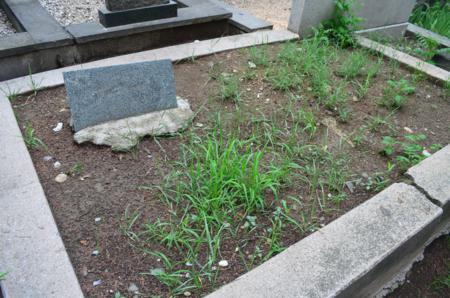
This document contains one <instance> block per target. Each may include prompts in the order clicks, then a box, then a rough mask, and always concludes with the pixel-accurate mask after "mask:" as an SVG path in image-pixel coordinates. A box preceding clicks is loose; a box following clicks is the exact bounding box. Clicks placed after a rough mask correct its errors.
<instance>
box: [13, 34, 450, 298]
mask: <svg viewBox="0 0 450 298" xmlns="http://www.w3.org/2000/svg"><path fill="white" fill-rule="evenodd" d="M299 53H302V54H301V55H299ZM311 61H313V62H314V63H312V64H311V63H310V62H311ZM124 67H126V66H124ZM129 67H131V66H129ZM142 67H145V65H142ZM173 67H174V77H175V82H176V94H177V95H178V96H180V97H181V98H183V99H185V100H186V101H188V102H189V105H190V107H191V109H192V111H193V112H194V114H195V118H194V119H193V120H192V125H189V126H188V127H187V129H186V130H183V131H179V132H178V133H176V134H175V135H171V136H151V137H144V138H143V139H142V140H140V142H139V143H138V144H137V145H136V146H134V147H133V148H132V149H130V150H128V151H122V152H113V151H111V149H110V148H108V147H105V146H97V145H94V144H91V143H90V142H88V143H86V144H82V145H79V144H77V143H76V142H74V141H73V138H74V133H73V131H72V128H71V127H70V126H69V125H68V119H69V118H70V117H71V114H72V117H73V120H74V121H73V124H74V129H75V134H76V133H79V132H81V131H83V130H84V129H87V128H86V127H92V125H94V127H95V126H97V125H100V126H101V125H103V124H104V122H103V121H105V118H102V117H103V116H105V111H107V110H105V109H104V108H101V109H98V108H95V107H92V108H89V103H86V104H83V103H82V102H85V101H86V100H88V95H89V93H91V91H89V90H90V89H91V86H92V85H94V86H95V85H96V86H97V88H95V90H94V91H93V92H92V94H94V95H95V98H101V99H102V100H104V99H105V98H106V96H103V95H102V94H105V90H109V92H106V95H108V94H109V95H108V96H109V97H108V98H109V99H113V98H114V97H115V96H117V97H123V96H122V95H121V94H122V93H123V92H125V93H128V92H129V93H132V92H134V91H133V90H134V89H133V88H134V87H135V85H133V84H132V85H131V86H129V87H128V88H127V90H125V88H121V86H120V85H121V84H122V83H120V82H119V83H114V82H118V81H115V79H116V78H114V77H115V76H116V75H119V72H115V71H113V72H111V73H110V75H111V76H112V77H111V80H108V81H110V82H105V83H104V84H103V85H102V84H101V83H99V82H100V80H102V79H105V78H107V77H105V78H100V76H97V75H95V73H96V70H93V72H80V73H78V74H77V75H76V76H77V80H74V77H75V75H74V74H72V75H71V74H66V86H65V87H59V88H55V89H49V90H44V91H40V92H38V93H37V95H36V96H35V97H34V96H33V95H29V96H20V97H19V98H16V99H15V100H14V101H13V102H12V105H13V107H14V109H15V113H16V115H17V119H18V121H19V125H20V127H21V129H22V133H23V135H24V140H25V143H26V144H28V148H29V152H30V154H31V157H32V159H33V162H34V165H35V168H36V170H37V172H38V174H39V178H40V181H41V183H42V185H43V187H44V189H45V193H46V195H47V199H48V201H49V204H50V206H51V208H52V211H53V214H54V217H55V220H56V222H57V225H58V228H59V231H60V233H61V235H62V238H63V240H64V244H65V247H66V249H67V252H68V254H69V256H70V259H71V261H72V263H73V265H74V269H75V271H76V273H77V277H78V279H79V282H80V284H81V287H82V290H83V291H84V294H85V295H86V296H110V295H112V294H115V293H119V292H120V293H121V294H122V295H125V296H127V295H134V294H136V293H138V292H139V293H141V294H143V295H147V296H151V295H156V296H158V295H159V296H169V295H183V294H184V295H185V296H189V295H192V296H197V295H198V296H200V295H204V294H207V293H211V292H213V291H214V290H215V289H217V288H219V287H220V286H222V285H224V284H227V283H229V282H231V281H233V280H235V279H236V278H237V277H239V276H241V275H242V274H244V273H246V272H247V271H249V270H251V269H253V268H255V267H256V266H258V265H259V264H262V263H264V262H265V261H267V260H269V259H271V258H272V257H274V256H276V255H277V254H279V253H281V252H282V251H284V250H285V249H286V248H288V247H289V246H291V245H293V244H294V243H296V242H298V241H299V240H301V239H303V238H304V237H306V236H308V235H310V234H312V233H313V232H315V231H317V230H318V229H320V228H321V227H323V226H324V225H327V224H329V223H330V222H331V221H333V220H335V219H337V218H339V217H340V216H341V215H344V214H345V213H347V212H348V211H349V210H351V209H353V208H355V207H356V206H358V205H360V204H361V203H363V202H365V201H366V200H368V199H369V198H371V197H373V196H374V195H375V194H376V193H378V192H380V191H381V190H383V189H385V188H386V187H388V186H389V185H391V184H392V183H394V182H402V181H407V177H406V176H405V175H404V173H405V171H406V170H407V169H408V168H409V167H411V166H412V165H414V164H416V163H418V162H419V161H421V160H424V159H426V158H427V156H429V155H430V154H432V153H434V152H436V151H437V150H438V149H439V148H441V146H445V145H447V144H449V142H450V132H449V130H448V115H449V113H450V105H449V101H448V99H449V97H448V96H449V93H448V89H445V88H444V87H442V86H441V85H440V84H437V83H435V82H433V81H432V80H427V79H426V78H424V77H423V76H422V75H418V74H416V73H415V72H413V71H411V70H409V69H407V68H405V67H402V66H400V65H399V64H396V63H390V61H388V60H384V59H379V58H378V57H376V56H375V55H372V54H371V53H370V52H368V51H365V50H363V49H354V50H348V49H338V48H335V47H334V46H331V45H328V44H326V43H322V42H321V41H320V40H316V39H310V40H303V41H301V42H295V43H294V42H292V43H283V44H276V45H264V46H259V47H253V48H249V49H246V50H235V51H229V52H223V53H219V54H216V55H214V56H209V57H204V58H198V59H193V60H186V61H184V62H180V63H176V64H175V65H174V66H173ZM131 68H132V69H133V71H135V74H132V72H131V71H130V70H126V71H127V72H128V73H130V75H129V76H128V78H126V81H127V82H128V83H127V84H129V83H130V82H132V83H134V82H136V80H139V82H151V80H152V78H147V77H145V78H144V77H142V76H141V77H139V78H137V77H138V76H139V75H138V73H139V72H140V71H141V70H139V68H137V67H135V66H134V67H131ZM163 68H164V67H159V69H161V75H160V81H159V83H158V84H163V82H164V84H166V83H167V84H168V83H169V80H167V78H166V76H164V75H163V73H165V71H163ZM103 71H105V70H103ZM106 71H108V69H106ZM88 77H91V78H93V77H95V78H93V79H92V80H86V81H87V82H86V83H81V81H82V80H83V79H87V78H88ZM119 77H120V80H122V77H123V76H122V75H119ZM90 84H92V85H91V86H90ZM158 84H156V85H155V84H143V85H144V86H141V85H139V88H144V89H145V88H146V87H145V86H154V88H157V85H158ZM70 85H72V87H70ZM76 85H79V86H78V87H81V86H85V88H84V90H79V91H78V92H80V93H79V94H78V95H77V96H79V97H81V98H82V101H80V102H79V103H80V106H79V107H78V108H81V109H83V108H84V109H85V110H86V114H85V115H82V116H81V117H80V115H78V114H76V110H77V107H76V106H74V104H73V102H72V100H73V98H74V97H73V94H71V93H72V91H71V88H73V87H74V86H76ZM105 88H106V89H105ZM66 89H67V90H68V92H66ZM168 89H169V90H170V88H168ZM85 92H86V93H85ZM136 92H137V93H136V94H138V93H139V92H140V91H136ZM165 92H168V93H167V94H166V95H165V96H164V98H165V99H167V100H169V99H170V100H171V101H167V102H165V103H166V104H168V105H164V106H160V105H157V107H158V108H157V109H159V108H161V109H164V110H165V111H168V110H166V109H167V108H169V107H173V106H172V105H171V104H173V103H174V94H175V93H174V92H169V91H167V90H166V91H165ZM83 94H86V95H83ZM152 96H153V95H152ZM66 97H69V101H70V105H69V103H68V102H67V101H66ZM140 98H141V97H140V96H139V95H136V96H133V97H132V98H131V99H128V100H130V103H131V101H133V102H134V103H135V105H136V106H141V105H140V104H141V103H139V100H140ZM91 103H92V104H94V102H91ZM95 104H99V106H98V107H100V106H102V107H104V106H105V105H108V106H109V105H110V104H109V103H108V101H102V102H98V103H97V102H96V103H95ZM179 107H180V105H179ZM147 108H149V106H147V105H145V104H144V105H142V109H141V110H142V112H143V113H145V112H149V111H151V109H154V108H155V106H152V107H150V108H151V109H150V110H147ZM71 109H72V110H71ZM100 110H102V112H100ZM417 111H420V113H418V112H417ZM128 112H129V111H128V109H127V108H125V106H124V108H123V109H122V110H120V111H117V110H114V109H111V110H110V111H109V109H108V114H107V116H108V117H111V116H112V115H114V119H116V120H115V121H120V120H117V119H119V118H122V117H130V116H131V115H133V114H134V113H135V111H133V113H131V114H130V113H128ZM154 113H159V112H154ZM83 116H84V117H86V118H83ZM91 116H93V118H94V119H100V121H99V122H97V120H94V121H91V120H90V119H92V118H90V117H91ZM116 116H117V117H116ZM80 121H81V122H80ZM60 122H63V123H64V125H63V127H62V129H61V130H59V131H56V132H55V131H54V130H53V128H55V127H56V126H57V124H58V123H60ZM83 123H84V124H83ZM107 123H108V122H107ZM44 144H45V145H44ZM61 173H62V174H64V175H65V176H66V179H63V180H60V179H58V180H57V181H55V178H56V177H57V176H58V175H60V174H61ZM396 185H397V186H396V187H397V188H402V187H403V188H405V187H406V186H405V185H404V184H396ZM401 185H403V186H401ZM407 188H408V189H414V188H412V187H410V186H407ZM414 193H415V194H417V195H420V196H422V195H421V194H420V193H419V192H418V191H417V190H414ZM382 197H383V195H381V196H380V200H381V201H383V200H382V199H381V198H382ZM409 201H411V203H414V202H416V201H415V200H410V199H409ZM416 203H417V202H416ZM414 204H415V203H414ZM398 210H399V212H400V213H402V214H403V213H404V212H403V211H401V210H403V209H401V208H400V209H398ZM383 212H385V211H383ZM385 213H386V212H385ZM404 215H405V217H404V218H408V216H406V214H404ZM402 216H403V215H402ZM402 218H403V217H402ZM406 226H409V225H406ZM319 234H320V233H319ZM316 237H317V236H316ZM319 237H320V236H319Z"/></svg>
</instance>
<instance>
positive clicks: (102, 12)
mask: <svg viewBox="0 0 450 298" xmlns="http://www.w3.org/2000/svg"><path fill="white" fill-rule="evenodd" d="M177 9H178V5H177V3H176V2H175V1H169V2H168V3H165V4H159V5H153V6H145V7H139V8H132V9H127V10H118V11H110V10H109V9H107V8H106V7H102V8H100V9H99V10H98V16H99V21H100V23H101V24H102V25H103V26H105V27H107V28H108V27H116V26H123V25H128V24H134V23H142V22H148V21H153V20H159V19H167V18H174V17H176V16H177Z"/></svg>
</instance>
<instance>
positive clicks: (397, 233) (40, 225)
mask: <svg viewBox="0 0 450 298" xmlns="http://www.w3.org/2000/svg"><path fill="white" fill-rule="evenodd" d="M297 38H298V36H297V35H296V34H293V33H291V32H288V31H283V30H280V31H267V32H254V33H249V34H243V35H239V36H229V37H224V38H218V39H213V40H205V41H201V42H197V43H190V44H184V45H179V46H173V47H168V48H162V49H157V50H151V51H145V52H141V53H135V54H130V55H125V56H120V57H115V58H109V59H104V60H100V61H95V62H91V63H86V64H81V65H76V66H72V67H67V68H64V69H57V70H52V71H48V72H44V73H40V74H35V75H33V76H32V78H33V80H34V81H35V82H39V83H40V88H41V89H45V88H50V87H55V86H60V85H62V84H63V77H62V73H63V72H64V71H69V70H76V69H84V68H92V67H98V66H106V65H116V64H124V63H132V62H140V61H151V60H155V59H164V58H166V59H171V60H172V61H177V60H182V59H188V58H190V57H193V56H204V55H209V54H213V53H218V52H222V51H227V50H233V49H237V48H242V47H249V46H253V45H259V44H264V43H275V42H282V41H288V40H293V39H297ZM29 82H30V78H29V77H23V78H18V79H14V80H10V81H7V82H2V83H0V88H7V87H9V88H10V89H11V90H20V92H21V93H26V92H29V91H31V88H30V85H29ZM20 136H21V132H20V128H19V126H18V124H17V122H16V120H15V117H14V112H13V110H12V107H11V105H10V103H9V101H8V99H7V98H6V96H5V95H2V94H0V142H1V144H2V150H0V188H1V189H2V190H3V191H2V192H1V193H0V205H1V206H2V208H0V233H1V235H2V237H1V238H0V270H6V271H10V273H9V275H8V276H7V279H6V280H5V281H3V282H2V283H1V286H2V290H3V291H4V293H3V294H4V296H5V298H10V297H37V298H39V297H82V295H83V294H82V292H81V289H80V287H79V285H78V281H77V279H76V276H75V274H74V271H73V268H72V266H71V264H70V260H69V258H68V255H67V253H66V251H65V249H64V245H63V242H62V240H61V237H60V236H59V233H58V232H57V227H56V224H55V222H54V220H53V216H52V214H51V212H50V208H49V206H48V202H47V200H46V198H45V194H44V192H43V190H42V186H41V184H40V183H39V180H38V177H37V174H36V171H35V169H34V166H33V162H32V160H31V158H30V155H29V153H28V150H27V149H26V147H25V144H24V142H23V139H22V138H21V137H20ZM449 152H450V145H449V146H447V147H445V148H444V149H442V150H441V151H439V152H438V153H436V154H435V155H433V156H432V157H430V158H428V159H426V160H425V161H423V162H422V163H421V164H419V165H418V166H416V167H414V168H412V169H411V170H410V172H408V173H410V175H411V176H412V177H413V179H414V181H415V183H416V184H417V185H418V186H419V188H416V187H414V186H409V185H406V184H404V183H399V184H394V185H392V186H391V187H389V188H387V189H386V190H385V191H383V192H381V193H380V194H378V195H376V196H374V197H373V198H371V199H369V200H368V201H366V202H365V203H363V204H362V205H360V206H358V207H356V208H355V209H353V210H351V211H350V212H348V213H346V214H345V215H343V216H341V217H340V218H338V219H336V220H335V221H333V222H332V223H330V224H329V225H327V226H325V227H324V228H322V229H321V230H319V231H317V232H316V233H314V234H312V235H310V236H308V237H307V238H305V239H303V240H301V241H299V242H298V243H296V244H294V245H293V246H291V247H290V248H288V249H287V250H286V251H284V252H283V253H281V254H279V255H278V256H276V257H274V258H272V259H271V260H269V261H268V262H266V263H263V264H262V265H260V266H259V267H257V268H256V269H254V270H252V271H250V272H249V273H247V274H245V275H243V276H242V277H240V278H238V279H237V280H236V281H234V282H232V283H230V284H228V285H225V286H224V287H223V288H221V289H219V290H218V291H216V292H214V293H212V294H210V295H209V297H213V298H215V297H242V296H243V295H244V294H245V296H246V297H247V296H248V297H324V296H326V297H349V295H353V294H355V295H366V294H369V293H370V294H374V293H378V294H379V295H382V294H384V293H385V291H389V290H390V289H392V288H395V286H396V285H397V283H398V282H399V281H401V280H402V279H403V278H404V276H405V273H406V272H407V271H408V270H409V268H410V267H411V264H412V263H413V262H414V261H416V260H418V259H420V257H421V255H422V252H423V250H424V248H425V246H426V245H427V244H429V243H430V242H431V241H432V240H433V239H435V238H436V237H438V236H439V235H440V234H441V233H444V232H448V228H449V212H448V211H446V210H448V209H449V206H450V204H449V201H450V200H449V199H448V198H446V197H444V199H443V198H442V197H441V194H442V193H444V194H446V193H448V191H447V190H448V185H450V172H449V171H448V166H449V164H450V156H449ZM430 168H431V169H432V170H433V172H432V171H430V170H428V169H430ZM414 169H416V170H414ZM435 173H437V174H438V175H440V177H439V179H436V180H433V176H432V175H433V174H435ZM430 181H431V182H430ZM428 194H429V195H430V196H432V197H431V198H430V197H428ZM436 202H439V204H436ZM5 206H6V208H4V207H5ZM347 227H349V229H347ZM372 232H373V233H372ZM43 239H45V240H43ZM50 248H52V249H50ZM42 260H44V262H41V261H42ZM55 265H57V266H55ZM5 267H6V268H5ZM8 268H14V269H13V270H11V269H9V270H8ZM330 268H331V270H329V269H330ZM43 272H44V273H45V274H43ZM302 277H304V278H305V279H302ZM305 281H306V282H305ZM280 283H281V284H280ZM386 287H387V288H388V289H387V290H386Z"/></svg>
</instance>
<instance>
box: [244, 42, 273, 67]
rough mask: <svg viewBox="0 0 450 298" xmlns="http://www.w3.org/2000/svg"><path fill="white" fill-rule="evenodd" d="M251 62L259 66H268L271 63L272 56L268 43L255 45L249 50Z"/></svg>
mask: <svg viewBox="0 0 450 298" xmlns="http://www.w3.org/2000/svg"><path fill="white" fill-rule="evenodd" d="M248 52H249V54H250V60H251V62H253V63H255V64H256V65H257V66H262V67H267V66H269V65H270V57H269V53H268V47H267V45H262V46H258V47H256V46H253V47H251V48H249V50H248Z"/></svg>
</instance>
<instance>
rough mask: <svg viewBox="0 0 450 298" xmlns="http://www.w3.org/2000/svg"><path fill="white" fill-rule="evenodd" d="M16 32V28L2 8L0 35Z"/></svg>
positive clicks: (4, 35)
mask: <svg viewBox="0 0 450 298" xmlns="http://www.w3.org/2000/svg"><path fill="white" fill-rule="evenodd" d="M14 33H16V30H15V29H14V27H13V25H12V24H11V22H10V21H9V20H8V17H7V16H6V14H5V12H4V11H3V10H2V9H0V37H6V36H9V35H11V34H14Z"/></svg>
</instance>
